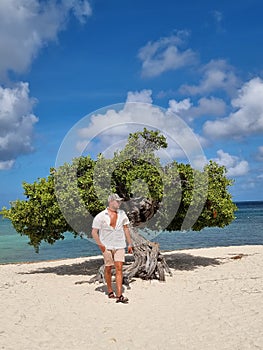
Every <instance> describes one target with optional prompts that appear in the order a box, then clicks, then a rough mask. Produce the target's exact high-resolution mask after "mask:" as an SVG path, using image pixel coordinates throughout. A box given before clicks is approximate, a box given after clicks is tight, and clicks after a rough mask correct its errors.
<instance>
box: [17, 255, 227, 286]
mask: <svg viewBox="0 0 263 350" xmlns="http://www.w3.org/2000/svg"><path fill="white" fill-rule="evenodd" d="M164 257H165V260H166V262H167V264H168V266H169V267H170V268H172V269H175V270H181V271H191V270H194V269H196V268H198V267H206V266H211V265H212V266H215V265H220V261H219V259H216V258H207V257H202V256H193V255H191V254H184V253H171V254H169V253H168V254H167V253H166V254H164ZM133 261H134V258H133V256H127V257H126V263H125V264H126V265H129V264H131V263H133ZM102 265H103V259H102V258H96V259H91V260H87V261H84V262H82V263H74V264H63V265H58V266H48V267H43V268H39V269H36V270H32V271H29V272H26V273H20V274H29V275H30V274H41V273H45V274H46V273H54V274H56V275H59V276H64V275H70V276H73V275H76V276H92V275H96V274H97V272H98V269H99V268H100V267H101V266H102ZM87 282H88V281H83V282H79V283H87Z"/></svg>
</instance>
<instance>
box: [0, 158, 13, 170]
mask: <svg viewBox="0 0 263 350" xmlns="http://www.w3.org/2000/svg"><path fill="white" fill-rule="evenodd" d="M14 163H15V160H14V159H12V160H6V161H3V162H2V161H1V160H0V170H9V169H11V168H12V167H13V165H14Z"/></svg>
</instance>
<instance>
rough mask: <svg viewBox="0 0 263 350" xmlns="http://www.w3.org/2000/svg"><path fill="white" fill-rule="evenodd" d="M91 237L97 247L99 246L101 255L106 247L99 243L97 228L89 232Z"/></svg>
mask: <svg viewBox="0 0 263 350" xmlns="http://www.w3.org/2000/svg"><path fill="white" fill-rule="evenodd" d="M91 235H92V237H93V239H94V241H95V242H96V243H97V245H98V246H99V248H100V250H101V251H102V253H104V252H105V250H106V247H105V245H104V244H102V243H101V241H100V237H99V230H98V229H97V228H93V229H92V231H91Z"/></svg>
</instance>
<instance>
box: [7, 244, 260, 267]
mask: <svg viewBox="0 0 263 350" xmlns="http://www.w3.org/2000/svg"><path fill="white" fill-rule="evenodd" d="M253 246H255V247H257V246H263V244H244V245H229V246H228V245H226V246H220V245H219V246H213V247H210V246H209V247H198V248H196V247H193V248H178V249H172V250H167V249H164V250H160V252H161V254H163V255H165V254H172V253H174V254H175V253H177V252H180V251H194V250H202V249H214V248H222V249H223V248H231V247H232V248H234V247H253ZM125 256H126V257H128V256H129V255H128V254H125ZM101 258H102V255H100V254H99V255H88V256H79V257H75V258H58V259H47V260H30V261H14V262H0V266H2V265H16V264H18V265H21V264H26V265H29V264H37V263H44V262H47V263H48V262H56V261H57V262H59V261H67V260H77V259H86V260H87V259H88V260H89V259H94V260H96V259H101Z"/></svg>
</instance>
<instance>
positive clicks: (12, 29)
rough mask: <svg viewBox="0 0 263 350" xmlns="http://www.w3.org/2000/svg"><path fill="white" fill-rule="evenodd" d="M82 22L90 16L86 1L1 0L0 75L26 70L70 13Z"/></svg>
mask: <svg viewBox="0 0 263 350" xmlns="http://www.w3.org/2000/svg"><path fill="white" fill-rule="evenodd" d="M71 11H72V12H73V13H74V14H75V16H76V17H77V18H78V20H79V21H81V22H82V23H83V22H84V21H85V20H86V18H87V17H88V16H89V15H91V7H90V5H89V2H88V1H86V0H83V1H81V0H62V1H61V2H57V1H51V0H49V1H40V0H1V1H0V52H1V60H0V78H4V77H5V76H6V75H7V72H8V70H13V71H15V72H18V73H21V72H24V71H26V70H27V69H28V67H29V66H30V64H31V62H32V60H33V59H34V58H35V57H36V56H37V54H38V51H39V50H40V49H41V48H42V47H43V46H45V45H46V44H47V43H48V42H50V41H54V40H56V38H57V34H58V32H59V31H61V30H62V29H64V27H65V24H66V20H67V18H68V15H69V13H70V12H71Z"/></svg>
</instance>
